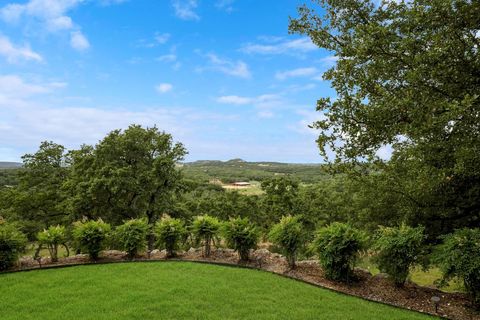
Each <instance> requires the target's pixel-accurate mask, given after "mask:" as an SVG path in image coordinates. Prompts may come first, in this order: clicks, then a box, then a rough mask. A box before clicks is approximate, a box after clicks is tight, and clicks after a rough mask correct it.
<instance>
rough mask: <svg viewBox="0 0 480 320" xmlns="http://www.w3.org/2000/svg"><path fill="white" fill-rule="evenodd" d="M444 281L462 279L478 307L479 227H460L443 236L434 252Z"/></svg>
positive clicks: (479, 306) (479, 291) (479, 293)
mask: <svg viewBox="0 0 480 320" xmlns="http://www.w3.org/2000/svg"><path fill="white" fill-rule="evenodd" d="M435 262H436V263H437V264H438V266H439V267H440V269H441V270H442V272H443V277H444V282H446V281H448V280H449V279H452V278H455V277H456V278H459V279H461V280H463V283H464V285H465V289H466V290H467V292H468V293H469V294H470V297H471V298H472V302H473V304H474V306H475V307H476V308H477V309H480V229H460V230H456V231H455V232H454V233H452V234H449V235H447V236H445V237H444V241H443V244H442V245H441V246H440V247H439V249H438V251H437V252H436V254H435Z"/></svg>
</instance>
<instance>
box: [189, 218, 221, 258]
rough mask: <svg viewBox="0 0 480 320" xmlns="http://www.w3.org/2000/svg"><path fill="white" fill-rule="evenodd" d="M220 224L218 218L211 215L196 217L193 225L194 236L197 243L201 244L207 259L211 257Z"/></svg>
mask: <svg viewBox="0 0 480 320" xmlns="http://www.w3.org/2000/svg"><path fill="white" fill-rule="evenodd" d="M219 229H220V222H219V221H218V219H217V218H215V217H211V216H209V215H203V216H198V217H195V219H194V220H193V223H192V234H193V236H194V237H195V239H196V241H198V242H201V243H202V245H203V247H204V251H203V255H204V256H205V257H209V256H210V252H211V246H212V243H213V242H214V241H215V238H217V237H218V232H219Z"/></svg>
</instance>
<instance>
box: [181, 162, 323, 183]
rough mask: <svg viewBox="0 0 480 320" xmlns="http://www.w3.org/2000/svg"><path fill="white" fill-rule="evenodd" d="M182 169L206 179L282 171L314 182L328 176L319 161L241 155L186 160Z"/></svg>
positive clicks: (256, 176)
mask: <svg viewBox="0 0 480 320" xmlns="http://www.w3.org/2000/svg"><path fill="white" fill-rule="evenodd" d="M182 170H183V172H184V173H185V175H186V176H187V177H189V178H193V179H202V180H205V181H208V180H212V179H219V180H222V181H223V182H225V183H229V182H235V181H251V180H256V181H262V180H265V179H267V178H270V177H274V176H281V175H288V176H291V177H293V178H296V179H298V180H300V181H302V182H305V183H313V182H318V181H320V180H322V179H324V178H326V177H327V174H326V172H325V170H324V165H322V164H301V163H281V162H247V161H245V160H242V159H232V160H228V161H219V160H199V161H194V162H186V163H184V164H183V166H182Z"/></svg>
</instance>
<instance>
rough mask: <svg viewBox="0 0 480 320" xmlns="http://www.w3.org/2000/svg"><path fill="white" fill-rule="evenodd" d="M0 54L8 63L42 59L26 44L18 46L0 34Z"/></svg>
mask: <svg viewBox="0 0 480 320" xmlns="http://www.w3.org/2000/svg"><path fill="white" fill-rule="evenodd" d="M0 55H1V56H4V57H5V58H6V59H7V61H8V62H9V63H14V62H17V61H19V60H34V61H42V60H43V58H42V56H40V55H39V54H38V53H36V52H34V51H32V50H31V49H30V47H29V46H28V45H25V46H23V47H18V46H15V45H14V44H12V42H10V39H8V38H7V37H5V36H3V35H1V34H0Z"/></svg>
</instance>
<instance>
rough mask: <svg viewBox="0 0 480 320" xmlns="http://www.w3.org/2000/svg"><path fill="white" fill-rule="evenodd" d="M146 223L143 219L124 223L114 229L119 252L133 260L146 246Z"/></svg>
mask: <svg viewBox="0 0 480 320" xmlns="http://www.w3.org/2000/svg"><path fill="white" fill-rule="evenodd" d="M147 234H148V223H147V221H145V220H144V219H131V220H127V221H125V222H124V223H123V224H122V225H120V226H118V227H117V228H116V229H115V238H116V242H117V243H118V245H119V247H120V249H121V250H123V251H126V252H127V254H128V257H129V258H130V259H133V258H134V257H135V256H136V255H137V254H138V252H139V251H142V250H144V249H145V247H146V246H147Z"/></svg>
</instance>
